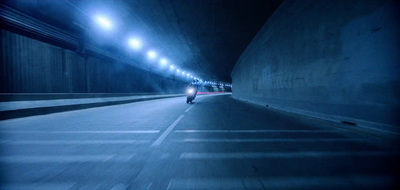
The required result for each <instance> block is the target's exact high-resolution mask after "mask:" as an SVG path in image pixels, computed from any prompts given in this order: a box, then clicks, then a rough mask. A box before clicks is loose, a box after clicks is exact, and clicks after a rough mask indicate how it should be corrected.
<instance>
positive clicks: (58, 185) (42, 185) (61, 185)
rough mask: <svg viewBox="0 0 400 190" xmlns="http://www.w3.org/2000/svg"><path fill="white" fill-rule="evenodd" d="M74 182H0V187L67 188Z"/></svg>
mask: <svg viewBox="0 0 400 190" xmlns="http://www.w3.org/2000/svg"><path fill="white" fill-rule="evenodd" d="M74 185H75V183H72V182H71V183H64V182H63V183H29V184H1V185H0V189H3V190H21V189H29V190H52V189H57V190H67V189H70V188H71V187H72V186H74Z"/></svg>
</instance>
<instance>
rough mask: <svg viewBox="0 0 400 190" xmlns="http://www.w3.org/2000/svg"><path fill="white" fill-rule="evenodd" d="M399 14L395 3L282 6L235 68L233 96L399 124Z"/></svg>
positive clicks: (328, 0) (361, 0)
mask: <svg viewBox="0 0 400 190" xmlns="http://www.w3.org/2000/svg"><path fill="white" fill-rule="evenodd" d="M399 13H400V8H399V1H382V0H375V1H373V0H354V1H345V0H339V1H332V0H321V1H314V0H310V1H305V0H304V1H294V0H293V1H292V0H287V1H284V3H283V4H282V5H281V6H280V7H279V9H278V10H277V11H276V12H275V13H274V15H273V16H272V17H271V18H270V19H269V20H268V21H267V23H266V24H265V25H264V26H263V28H262V29H261V30H260V31H259V33H258V34H257V35H256V37H255V38H254V39H253V41H252V42H251V43H250V45H249V46H248V47H247V49H246V50H245V52H244V53H243V54H242V56H241V57H240V59H239V60H238V61H237V63H236V65H235V68H234V70H233V72H232V74H231V76H232V80H233V96H234V97H235V98H238V99H243V100H248V101H251V102H254V103H258V104H261V105H269V106H271V107H275V108H278V109H282V110H286V111H293V112H298V113H302V114H307V115H313V116H318V117H325V118H328V117H333V118H336V119H339V120H340V119H341V120H351V121H352V122H355V123H358V122H359V121H368V122H367V123H370V122H375V124H376V123H378V124H379V123H380V124H394V125H399V123H400V122H399V118H400V111H399V108H400V72H399V71H400V53H399V52H400V51H399V50H400V27H399V23H400V22H399V21H400V20H399V19H398V18H400V15H399Z"/></svg>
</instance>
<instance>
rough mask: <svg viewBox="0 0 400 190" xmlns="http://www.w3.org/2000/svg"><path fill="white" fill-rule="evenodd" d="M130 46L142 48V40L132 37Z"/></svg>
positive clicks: (137, 48)
mask: <svg viewBox="0 0 400 190" xmlns="http://www.w3.org/2000/svg"><path fill="white" fill-rule="evenodd" d="M129 46H130V47H131V48H133V49H136V50H139V49H141V48H142V42H141V41H140V40H138V39H136V38H130V39H129Z"/></svg>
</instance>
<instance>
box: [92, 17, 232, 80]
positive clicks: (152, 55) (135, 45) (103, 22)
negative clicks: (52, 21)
mask: <svg viewBox="0 0 400 190" xmlns="http://www.w3.org/2000/svg"><path fill="white" fill-rule="evenodd" d="M95 21H96V22H97V24H99V25H100V26H101V27H102V28H104V29H106V30H112V29H113V25H112V22H111V21H110V20H109V19H108V18H106V17H105V16H101V15H97V16H96V17H95ZM128 44H129V46H130V47H131V48H132V49H134V50H136V51H139V50H141V49H142V47H143V44H142V42H141V40H140V39H138V38H134V37H131V38H129V40H128ZM146 55H147V58H148V59H149V61H157V60H158V62H159V64H160V66H161V67H167V66H168V67H169V69H170V70H171V71H176V72H177V73H178V74H181V75H183V76H186V77H190V78H191V79H194V80H197V81H200V82H201V83H203V84H204V85H219V86H226V87H232V85H231V84H224V83H218V82H211V81H204V82H203V81H202V79H200V78H198V77H195V76H193V75H192V74H190V73H188V72H185V71H183V70H181V69H179V68H177V67H176V66H175V65H173V64H170V63H169V61H168V60H167V59H166V58H164V57H162V56H158V55H157V52H155V51H154V50H148V51H147V53H146Z"/></svg>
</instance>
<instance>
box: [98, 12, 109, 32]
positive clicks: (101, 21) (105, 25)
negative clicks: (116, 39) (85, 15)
mask: <svg viewBox="0 0 400 190" xmlns="http://www.w3.org/2000/svg"><path fill="white" fill-rule="evenodd" d="M95 21H96V22H97V24H99V25H100V26H101V27H103V28H104V29H107V30H111V29H112V23H111V21H110V20H109V19H108V18H106V17H104V16H101V15H97V16H96V18H95Z"/></svg>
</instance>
